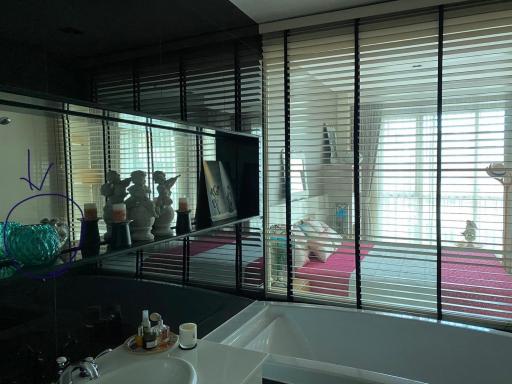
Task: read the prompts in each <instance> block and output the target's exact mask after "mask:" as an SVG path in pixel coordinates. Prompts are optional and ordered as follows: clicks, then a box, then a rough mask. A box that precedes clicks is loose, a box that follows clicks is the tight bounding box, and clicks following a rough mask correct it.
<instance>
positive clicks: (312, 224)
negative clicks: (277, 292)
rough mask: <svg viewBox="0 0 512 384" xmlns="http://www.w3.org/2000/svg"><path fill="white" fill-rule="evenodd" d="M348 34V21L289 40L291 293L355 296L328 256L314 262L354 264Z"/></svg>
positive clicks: (341, 298) (293, 35) (350, 39)
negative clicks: (333, 257) (351, 214)
mask: <svg viewBox="0 0 512 384" xmlns="http://www.w3.org/2000/svg"><path fill="white" fill-rule="evenodd" d="M353 32H354V27H353V23H349V24H347V25H340V26H334V27H326V28H322V29H314V30H304V31H292V32H290V34H289V37H288V66H289V76H290V146H291V154H290V182H291V216H292V217H291V221H292V226H293V227H292V240H293V242H292V248H293V272H294V273H293V279H294V281H293V290H294V295H295V296H299V297H300V296H310V297H314V298H317V299H319V300H324V299H326V298H329V300H332V301H350V302H353V301H354V297H353V296H352V295H351V294H350V292H349V286H350V284H351V281H350V280H351V279H350V274H343V273H340V274H333V269H332V268H331V267H330V265H329V263H328V261H329V260H328V259H327V260H326V262H325V263H322V262H321V261H320V260H321V259H323V258H327V257H330V256H331V255H336V256H337V257H338V259H339V260H338V261H339V262H340V263H348V264H350V265H355V264H354V263H355V255H354V241H353V239H352V232H351V219H352V218H351V216H350V212H352V209H351V208H352V195H353V178H352V176H353V171H352V165H351V164H352V160H353V154H352V148H351V136H352V135H351V132H352V126H353V120H352V108H353V96H354V34H353ZM341 210H343V212H344V216H343V217H342V218H341V217H340V216H339V215H337V211H341ZM309 257H311V258H310V259H309ZM304 259H305V261H306V262H305V263H304ZM308 259H309V261H308Z"/></svg>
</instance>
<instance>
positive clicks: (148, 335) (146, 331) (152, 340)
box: [141, 309, 158, 349]
mask: <svg viewBox="0 0 512 384" xmlns="http://www.w3.org/2000/svg"><path fill="white" fill-rule="evenodd" d="M141 325H142V329H143V336H142V347H143V348H144V349H153V348H156V347H157V346H158V340H157V336H156V332H155V331H154V330H153V329H152V328H151V322H150V321H149V316H148V310H147V309H145V310H143V311H142V324H141Z"/></svg>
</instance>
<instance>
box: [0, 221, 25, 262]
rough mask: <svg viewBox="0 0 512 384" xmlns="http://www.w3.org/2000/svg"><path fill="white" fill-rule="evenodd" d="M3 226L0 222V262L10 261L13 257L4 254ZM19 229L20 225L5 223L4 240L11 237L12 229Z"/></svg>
mask: <svg viewBox="0 0 512 384" xmlns="http://www.w3.org/2000/svg"><path fill="white" fill-rule="evenodd" d="M4 225H5V222H3V221H2V222H0V260H3V259H12V258H13V257H12V256H11V255H7V254H6V252H5V246H4ZM18 227H21V224H19V223H16V222H14V221H9V222H7V226H6V228H5V237H6V239H9V236H10V235H11V232H12V230H13V229H15V228H18ZM9 253H10V252H9Z"/></svg>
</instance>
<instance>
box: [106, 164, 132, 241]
mask: <svg viewBox="0 0 512 384" xmlns="http://www.w3.org/2000/svg"><path fill="white" fill-rule="evenodd" d="M131 180H132V179H131V178H126V179H123V180H121V176H119V173H117V172H116V171H112V170H110V171H108V172H107V182H106V183H105V184H103V185H102V186H101V190H100V192H101V194H102V195H103V196H105V206H104V207H103V220H104V221H105V224H107V233H105V236H104V237H105V239H106V240H108V239H109V238H110V234H111V228H112V225H111V224H112V205H114V204H120V203H122V202H124V198H125V197H126V195H127V193H126V188H127V187H128V186H129V185H130V182H131Z"/></svg>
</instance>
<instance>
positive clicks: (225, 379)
mask: <svg viewBox="0 0 512 384" xmlns="http://www.w3.org/2000/svg"><path fill="white" fill-rule="evenodd" d="M165 357H169V358H171V357H174V358H179V359H182V360H185V361H187V362H189V363H190V364H191V365H192V366H193V367H194V370H195V371H196V375H197V384H252V383H261V380H262V378H261V368H262V364H263V362H264V360H265V359H266V357H267V354H265V353H261V352H255V351H248V350H244V349H240V348H236V347H230V346H226V345H222V344H218V343H214V342H211V341H207V340H199V341H198V345H197V347H196V348H194V349H192V350H188V351H184V350H181V349H179V348H173V349H172V350H171V351H169V352H163V353H156V354H148V355H136V354H134V353H131V352H129V351H127V350H126V349H125V347H124V346H123V345H121V346H119V347H117V348H116V349H114V350H113V351H112V352H111V353H108V354H106V355H104V356H102V357H100V358H99V359H98V361H97V362H98V366H99V371H100V375H104V374H106V373H108V372H111V371H114V370H117V369H122V367H123V366H129V365H130V364H133V363H136V362H139V361H141V360H143V359H152V358H157V359H161V358H165ZM147 378H148V382H151V372H148V374H147Z"/></svg>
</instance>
